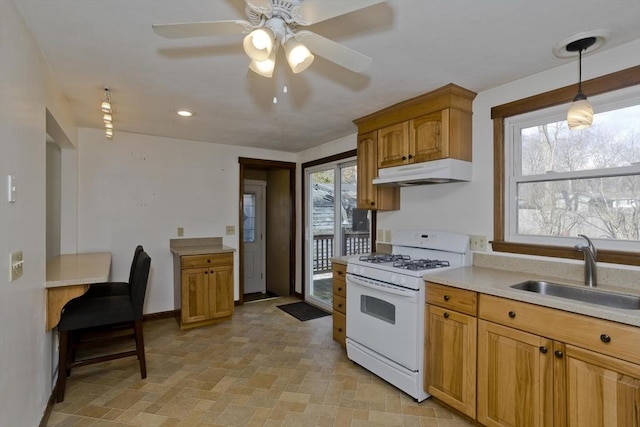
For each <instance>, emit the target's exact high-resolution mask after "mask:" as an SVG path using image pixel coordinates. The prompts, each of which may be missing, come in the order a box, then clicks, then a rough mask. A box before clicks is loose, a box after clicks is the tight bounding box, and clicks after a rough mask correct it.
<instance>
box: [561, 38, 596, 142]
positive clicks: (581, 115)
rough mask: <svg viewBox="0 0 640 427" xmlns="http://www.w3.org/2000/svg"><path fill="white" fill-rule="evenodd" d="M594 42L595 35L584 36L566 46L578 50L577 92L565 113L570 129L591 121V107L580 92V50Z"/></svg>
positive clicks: (570, 50)
mask: <svg viewBox="0 0 640 427" xmlns="http://www.w3.org/2000/svg"><path fill="white" fill-rule="evenodd" d="M595 42H596V38H595V37H586V38H583V39H579V40H576V41H574V42H572V43H569V44H568V45H567V47H566V49H567V51H569V52H578V93H577V94H576V96H575V98H573V103H572V104H571V107H570V108H569V111H568V113H567V124H568V125H569V129H572V130H574V129H585V128H588V127H590V126H591V124H592V123H593V107H591V104H589V101H587V97H586V96H585V94H584V93H582V51H583V50H587V48H589V47H591V46H593V44H594V43H595Z"/></svg>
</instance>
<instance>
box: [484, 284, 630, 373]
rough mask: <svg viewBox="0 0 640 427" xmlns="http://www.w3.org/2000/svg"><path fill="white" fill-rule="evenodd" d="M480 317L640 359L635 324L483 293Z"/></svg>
mask: <svg viewBox="0 0 640 427" xmlns="http://www.w3.org/2000/svg"><path fill="white" fill-rule="evenodd" d="M479 317H480V318H482V319H485V320H489V321H491V322H495V323H499V324H501V325H505V326H509V327H512V328H516V329H520V330H523V331H527V332H531V333H534V334H537V335H542V336H545V337H547V338H551V339H554V340H558V341H562V342H565V343H568V344H573V345H576V346H578V347H583V348H587V349H589V350H593V351H596V352H598V353H602V354H606V355H608V356H612V357H617V358H619V359H623V360H627V361H629V362H632V363H640V328H638V327H635V326H631V325H624V324H621V323H616V322H611V321H609V320H603V319H596V318H594V317H589V316H585V315H581V314H576V313H569V312H566V311H562V310H557V309H554V308H548V307H541V306H539V305H534V304H528V303H525V302H520V301H513V300H509V299H505V298H499V297H494V296H491V295H484V294H482V295H480V308H479Z"/></svg>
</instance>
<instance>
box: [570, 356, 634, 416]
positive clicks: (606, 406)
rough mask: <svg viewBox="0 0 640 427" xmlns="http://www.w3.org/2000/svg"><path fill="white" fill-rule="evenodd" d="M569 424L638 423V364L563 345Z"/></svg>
mask: <svg viewBox="0 0 640 427" xmlns="http://www.w3.org/2000/svg"><path fill="white" fill-rule="evenodd" d="M565 359H566V360H565V376H566V383H565V384H566V393H567V397H566V402H567V407H566V415H567V423H566V425H567V426H570V427H596V426H597V427H601V426H602V427H623V426H624V427H638V426H640V366H638V365H636V364H633V363H629V362H625V361H623V360H620V359H615V358H613V357H609V356H605V355H602V354H599V353H595V352H592V351H588V350H584V349H581V348H579V347H574V346H571V345H566V346H565Z"/></svg>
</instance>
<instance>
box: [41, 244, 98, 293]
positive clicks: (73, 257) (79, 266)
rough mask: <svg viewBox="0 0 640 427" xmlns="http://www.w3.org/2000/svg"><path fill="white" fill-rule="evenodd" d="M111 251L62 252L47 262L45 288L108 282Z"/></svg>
mask: <svg viewBox="0 0 640 427" xmlns="http://www.w3.org/2000/svg"><path fill="white" fill-rule="evenodd" d="M110 270H111V252H94V253H80V254H62V255H58V256H56V257H55V258H52V259H51V260H49V262H47V273H46V274H47V280H46V281H45V282H44V286H45V288H55V287H60V286H72V285H90V284H92V283H101V282H107V281H108V280H109V272H110Z"/></svg>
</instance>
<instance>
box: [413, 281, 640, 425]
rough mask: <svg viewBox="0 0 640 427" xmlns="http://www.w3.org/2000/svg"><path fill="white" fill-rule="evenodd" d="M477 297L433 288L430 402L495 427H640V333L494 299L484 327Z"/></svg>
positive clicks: (485, 298)
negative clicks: (471, 357) (474, 401)
mask: <svg viewBox="0 0 640 427" xmlns="http://www.w3.org/2000/svg"><path fill="white" fill-rule="evenodd" d="M430 286H431V287H432V288H433V289H432V290H430ZM468 292H469V291H466V290H460V289H456V288H453V287H448V286H443V285H435V284H431V283H427V317H426V319H425V321H426V322H427V328H426V334H427V336H426V337H425V345H426V353H425V354H426V357H425V359H426V362H425V363H426V367H425V372H426V378H425V384H426V387H427V391H428V392H429V393H430V394H432V395H433V396H434V397H436V398H438V399H440V400H441V401H442V402H444V403H446V404H448V405H449V406H451V407H453V408H454V409H457V410H458V411H460V412H461V413H463V414H465V415H467V416H469V417H471V418H475V419H476V420H477V421H478V422H479V423H481V424H482V425H486V426H519V427H528V426H534V427H535V426H541V427H542V426H562V427H564V426H569V427H623V426H624V427H640V328H638V327H635V326H631V325H623V324H620V323H616V322H611V321H607V320H603V319H596V318H593V317H589V316H584V315H580V314H575V313H569V312H565V311H562V310H556V309H552V308H548V307H542V306H538V305H533V304H528V303H524V302H520V301H513V300H510V299H505V298H499V297H494V296H490V295H485V294H478V310H477V319H476V316H474V315H473V312H474V309H475V301H474V300H473V298H471V297H472V295H471V294H469V293H468ZM447 304H453V305H452V306H447ZM436 305H437V306H436ZM453 307H456V308H457V309H458V310H459V312H458V313H456V312H454V311H451V308H453ZM445 314H448V316H446V317H445ZM473 320H476V321H477V386H476V385H474V384H473V382H472V381H471V378H470V377H469V375H468V374H466V372H471V371H470V370H469V369H470V368H469V366H470V363H471V362H470V361H469V358H468V355H470V354H473V351H474V349H473V348H472V346H470V345H468V344H467V343H470V342H472V341H473V338H472V336H473V333H472V332H470V331H472V330H473ZM465 370H467V371H465ZM465 375H467V378H468V379H469V380H468V381H467V382H466V383H465V382H464V381H463V379H462V378H463V377H464V376H465ZM465 384H466V387H467V388H468V390H464V389H463V387H464V386H465ZM465 393H466V394H465ZM472 393H475V396H477V408H476V412H477V413H476V414H473V412H472V411H471V409H470V408H471V404H470V403H469V399H471V397H470V396H472Z"/></svg>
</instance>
